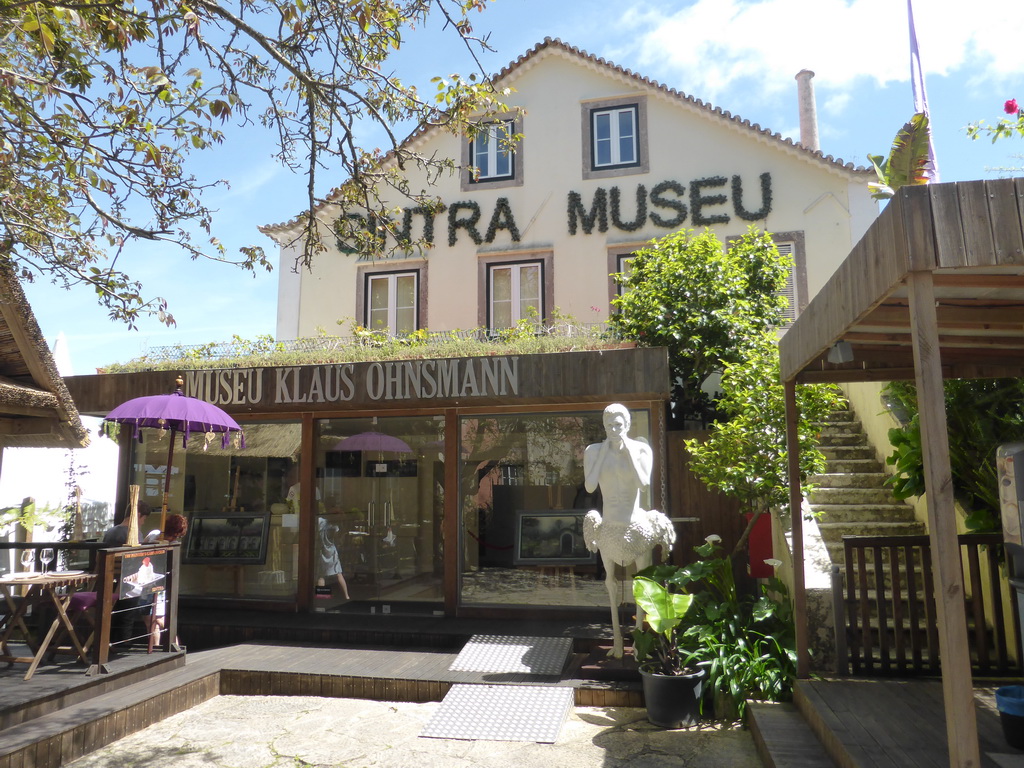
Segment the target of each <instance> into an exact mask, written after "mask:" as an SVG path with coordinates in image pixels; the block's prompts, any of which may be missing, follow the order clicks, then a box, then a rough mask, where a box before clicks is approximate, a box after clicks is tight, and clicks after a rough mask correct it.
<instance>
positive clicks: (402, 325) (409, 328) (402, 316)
mask: <svg viewBox="0 0 1024 768" xmlns="http://www.w3.org/2000/svg"><path fill="white" fill-rule="evenodd" d="M395 314H396V317H395V333H396V334H399V333H412V332H413V331H415V330H416V310H415V309H414V308H412V307H404V308H399V310H398V312H397V313H395Z"/></svg>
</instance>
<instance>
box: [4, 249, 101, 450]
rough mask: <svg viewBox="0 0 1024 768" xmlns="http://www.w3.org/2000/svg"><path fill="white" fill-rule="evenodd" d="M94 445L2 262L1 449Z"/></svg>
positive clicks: (15, 281)
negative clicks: (91, 443)
mask: <svg viewBox="0 0 1024 768" xmlns="http://www.w3.org/2000/svg"><path fill="white" fill-rule="evenodd" d="M88 444H89V433H88V431H87V430H86V429H85V427H84V426H83V425H82V420H81V418H80V417H79V415H78V409H77V408H75V404H74V402H72V400H71V394H70V393H69V392H68V390H67V387H66V386H65V385H64V380H63V379H62V378H61V376H60V374H59V373H58V372H57V365H56V363H55V362H54V360H53V355H52V354H51V353H50V348H49V347H48V346H47V345H46V340H45V339H44V338H43V334H42V332H41V331H40V330H39V324H38V323H37V322H36V318H35V315H33V314H32V308H31V307H30V306H29V304H28V301H27V300H26V299H25V293H24V291H22V289H21V284H20V283H19V282H18V278H17V277H16V275H15V274H14V271H13V270H12V269H11V267H10V266H9V265H6V264H0V448H6V447H18V448H22V447H31V448H59V447H66V448H81V447H84V446H86V445H88Z"/></svg>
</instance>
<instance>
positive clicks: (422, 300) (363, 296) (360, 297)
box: [356, 261, 427, 336]
mask: <svg viewBox="0 0 1024 768" xmlns="http://www.w3.org/2000/svg"><path fill="white" fill-rule="evenodd" d="M410 274H411V275H413V276H414V277H415V280H416V288H415V290H414V293H413V295H414V297H415V300H416V306H415V307H414V309H413V317H414V318H415V327H414V328H413V329H412V331H417V330H419V329H420V328H425V327H426V314H427V268H426V262H421V261H417V262H413V263H405V264H402V265H401V266H397V265H396V266H395V267H394V268H393V269H380V268H379V267H377V268H373V267H369V266H366V267H360V268H359V270H358V279H357V286H358V287H357V291H356V293H357V296H356V307H357V308H358V312H359V315H358V316H359V317H360V318H361V320H360V325H362V326H363V327H364V328H367V329H369V330H371V331H374V330H384V329H379V328H373V327H371V325H370V311H371V309H372V307H371V306H370V295H371V292H370V283H371V281H372V280H374V279H379V278H382V277H387V278H389V279H394V280H395V281H396V283H395V287H397V278H398V277H401V276H403V275H410ZM395 311H396V310H395V308H394V307H391V306H389V315H391V316H390V317H389V321H393V320H395V319H397V318H395V317H394V316H393V314H392V313H394V312H395ZM386 330H387V333H388V334H389V335H391V336H399V335H400V334H399V333H397V332H396V331H395V326H394V325H389V327H388V328H387V329H386ZM412 331H408V332H412ZM402 333H407V331H403V332H402Z"/></svg>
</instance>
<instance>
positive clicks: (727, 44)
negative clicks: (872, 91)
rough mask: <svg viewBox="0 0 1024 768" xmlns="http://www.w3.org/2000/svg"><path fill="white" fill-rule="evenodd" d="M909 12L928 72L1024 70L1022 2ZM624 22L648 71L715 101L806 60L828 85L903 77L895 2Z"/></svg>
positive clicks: (696, 12)
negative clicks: (739, 86) (658, 72)
mask: <svg viewBox="0 0 1024 768" xmlns="http://www.w3.org/2000/svg"><path fill="white" fill-rule="evenodd" d="M914 10H915V24H916V28H917V37H918V42H919V44H920V49H921V56H922V61H923V65H924V68H925V72H926V74H933V75H939V74H950V73H952V72H955V71H960V70H967V71H968V72H969V73H971V75H972V76H973V77H975V78H976V79H978V78H981V79H984V80H988V81H995V82H998V81H999V80H1001V79H1005V78H1008V77H1011V76H1014V75H1020V74H1021V73H1024V57H1022V56H1021V55H1020V49H1019V45H1018V44H1017V43H1015V42H1013V41H1020V40H1021V39H1024V3H1018V2H1008V1H1007V0H975V1H974V2H972V3H971V6H970V10H969V11H968V12H965V8H964V6H963V5H962V4H955V5H954V3H953V2H951V0H932V2H921V0H919V1H918V3H917V6H915V9H914ZM622 24H623V26H628V27H629V28H631V29H633V30H635V31H636V32H637V33H638V43H637V48H638V51H639V52H638V55H639V57H640V61H641V63H642V65H643V68H644V69H645V70H647V71H655V70H661V71H664V72H666V73H671V80H672V81H674V82H679V83H680V84H681V86H682V89H683V90H684V91H687V92H689V93H692V94H695V95H699V96H700V97H701V98H709V99H711V100H712V101H714V100H715V99H716V97H717V96H718V95H719V94H721V93H722V92H724V91H725V90H726V89H728V88H731V87H734V86H736V85H737V84H740V83H743V82H746V83H756V84H757V85H758V87H759V88H760V89H763V92H764V93H766V94H770V93H775V92H779V91H783V90H786V91H788V90H791V89H792V87H793V77H794V75H795V74H796V73H797V72H799V71H800V70H801V69H805V68H806V69H811V70H813V71H814V72H815V83H816V85H818V86H819V87H825V88H843V87H852V86H854V85H855V84H862V83H865V82H872V83H874V84H877V85H885V84H886V83H889V82H893V81H897V82H899V81H907V80H908V79H909V71H910V67H909V37H908V28H907V16H906V6H905V4H904V3H902V2H894V0H850V1H844V0H815V1H814V2H808V0H696V1H695V2H691V3H687V4H686V5H685V7H681V8H679V9H678V10H665V6H660V7H657V8H655V9H650V7H649V6H648V7H646V8H645V9H643V10H641V9H638V8H636V7H634V8H632V9H630V10H628V11H626V13H624V14H623V17H622ZM645 30H646V31H645ZM975 72H976V74H975Z"/></svg>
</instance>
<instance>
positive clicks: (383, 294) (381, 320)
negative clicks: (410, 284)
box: [367, 277, 389, 329]
mask: <svg viewBox="0 0 1024 768" xmlns="http://www.w3.org/2000/svg"><path fill="white" fill-rule="evenodd" d="M388 282H389V281H388V279H387V278H386V277H372V278H370V312H369V316H368V317H367V325H368V327H370V328H374V329H382V328H383V329H386V328H387V327H388Z"/></svg>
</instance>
